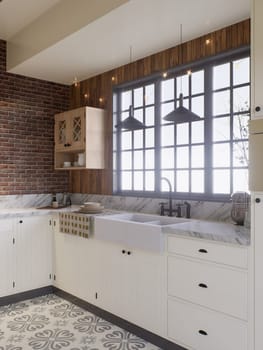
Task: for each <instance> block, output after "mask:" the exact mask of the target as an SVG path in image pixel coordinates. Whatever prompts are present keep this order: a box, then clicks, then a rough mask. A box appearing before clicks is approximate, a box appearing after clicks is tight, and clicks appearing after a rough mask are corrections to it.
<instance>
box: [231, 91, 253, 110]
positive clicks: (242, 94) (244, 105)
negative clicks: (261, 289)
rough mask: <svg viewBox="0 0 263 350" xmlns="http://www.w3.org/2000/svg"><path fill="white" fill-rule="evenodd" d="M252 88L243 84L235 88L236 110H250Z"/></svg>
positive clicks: (234, 104)
mask: <svg viewBox="0 0 263 350" xmlns="http://www.w3.org/2000/svg"><path fill="white" fill-rule="evenodd" d="M249 105H250V88H249V86H243V87H241V88H236V89H234V90H233V109H234V112H245V111H248V110H249Z"/></svg>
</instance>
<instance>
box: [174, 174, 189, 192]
mask: <svg viewBox="0 0 263 350" xmlns="http://www.w3.org/2000/svg"><path fill="white" fill-rule="evenodd" d="M176 191H177V192H189V171H188V170H178V171H177V172H176Z"/></svg>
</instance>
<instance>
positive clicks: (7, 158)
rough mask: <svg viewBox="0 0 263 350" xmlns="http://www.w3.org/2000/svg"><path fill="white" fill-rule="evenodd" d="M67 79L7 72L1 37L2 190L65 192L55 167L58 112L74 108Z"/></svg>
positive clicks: (64, 177)
mask: <svg viewBox="0 0 263 350" xmlns="http://www.w3.org/2000/svg"><path fill="white" fill-rule="evenodd" d="M69 97H70V88H69V87H68V86H65V85H61V84H56V83H52V82H47V81H43V80H38V79H33V78H28V77H24V76H20V75H16V74H11V73H8V72H6V42H5V41H3V40H0V195H10V194H37V193H51V192H65V191H67V190H68V181H69V179H68V172H66V171H54V114H55V113H59V112H62V111H65V110H67V109H69Z"/></svg>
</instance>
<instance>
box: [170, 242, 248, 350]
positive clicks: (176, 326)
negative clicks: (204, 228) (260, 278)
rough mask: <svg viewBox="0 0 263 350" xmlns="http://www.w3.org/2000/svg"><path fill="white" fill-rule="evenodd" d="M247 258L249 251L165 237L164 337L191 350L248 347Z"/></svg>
mask: <svg viewBox="0 0 263 350" xmlns="http://www.w3.org/2000/svg"><path fill="white" fill-rule="evenodd" d="M248 260H249V259H248V251H247V247H238V246H232V245H228V244H221V243H219V242H216V243H213V242H207V241H205V240H203V239H191V238H181V237H175V236H168V237H167V305H168V306H167V320H168V324H167V337H168V338H169V339H170V340H172V341H175V342H176V343H178V344H181V345H183V346H185V347H186V348H191V349H194V350H208V349H209V350H210V349H213V350H214V349H215V350H217V349H218V350H219V349H226V350H231V349H242V350H247V349H250V348H249V347H248V342H249V337H250V335H249V334H250V325H249V322H248V321H249V319H250V318H249V313H250V311H249V304H248V300H249V297H250V294H249V290H248V280H249V277H248V266H249V263H248ZM185 325H187V326H185Z"/></svg>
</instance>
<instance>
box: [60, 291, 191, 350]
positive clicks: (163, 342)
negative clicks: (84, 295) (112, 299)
mask: <svg viewBox="0 0 263 350" xmlns="http://www.w3.org/2000/svg"><path fill="white" fill-rule="evenodd" d="M53 292H54V293H55V294H56V295H58V296H60V297H61V298H63V299H65V300H68V301H70V302H71V303H73V304H75V305H78V306H79V307H81V308H83V309H84V310H87V311H89V312H91V313H93V314H95V315H97V316H99V317H101V318H103V319H104V320H106V321H109V322H111V323H113V324H115V325H116V326H119V327H121V328H123V329H125V330H127V331H129V332H131V333H133V334H136V335H137V336H138V337H140V338H143V339H145V340H146V341H148V342H150V343H152V344H154V345H156V346H158V347H160V348H161V349H165V350H187V349H185V348H183V347H181V346H179V345H177V344H175V343H172V342H170V341H169V340H167V339H165V338H162V337H160V336H158V335H156V334H154V333H152V332H149V331H147V330H146V329H144V328H141V327H139V326H136V325H135V324H133V323H130V322H128V321H126V320H124V319H122V318H120V317H118V316H116V315H113V314H111V313H110V312H108V311H105V310H103V309H100V308H99V307H97V306H95V305H93V304H90V303H88V302H87V301H85V300H83V299H80V298H77V297H75V296H74V295H72V294H69V293H67V292H65V291H63V290H61V289H59V288H57V287H53Z"/></svg>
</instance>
